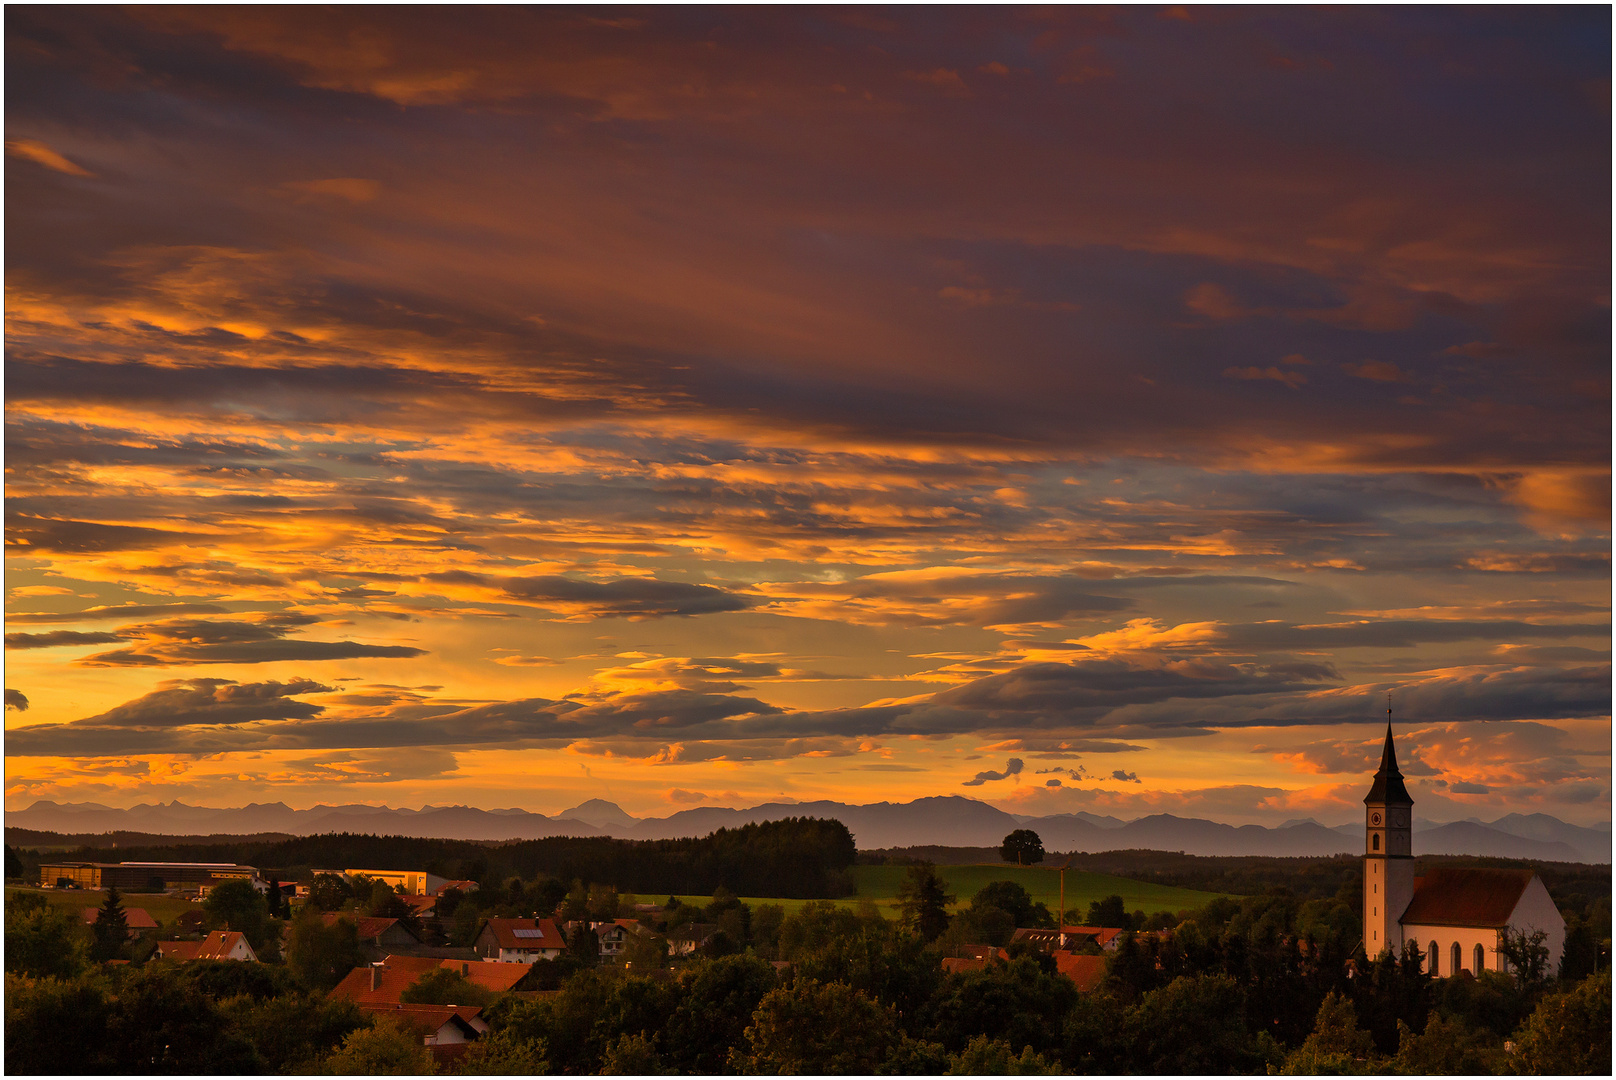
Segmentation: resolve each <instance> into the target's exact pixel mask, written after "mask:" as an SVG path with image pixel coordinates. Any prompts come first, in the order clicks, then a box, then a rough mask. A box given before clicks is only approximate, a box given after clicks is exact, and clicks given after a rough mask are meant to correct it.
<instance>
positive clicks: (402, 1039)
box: [321, 1016, 433, 1076]
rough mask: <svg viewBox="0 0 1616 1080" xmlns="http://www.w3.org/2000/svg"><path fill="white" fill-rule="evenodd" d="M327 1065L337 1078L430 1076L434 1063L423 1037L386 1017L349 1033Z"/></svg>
mask: <svg viewBox="0 0 1616 1080" xmlns="http://www.w3.org/2000/svg"><path fill="white" fill-rule="evenodd" d="M324 1065H325V1068H324V1069H322V1070H321V1071H322V1072H328V1073H332V1074H334V1075H337V1076H417V1075H425V1074H430V1073H431V1072H432V1067H433V1061H432V1051H430V1050H428V1049H427V1048H426V1046H425V1045H424V1044H423V1043H422V1042H421V1037H420V1036H419V1035H417V1034H415V1032H413V1031H411V1030H409V1029H408V1028H406V1027H404V1026H403V1025H402V1024H400V1023H399V1022H397V1021H396V1020H394V1019H393V1018H392V1017H390V1016H386V1017H382V1018H381V1019H378V1020H377V1021H376V1024H375V1026H373V1027H368V1028H360V1029H358V1030H357V1031H354V1032H352V1033H351V1034H349V1036H348V1037H347V1038H346V1039H344V1040H342V1046H341V1048H339V1049H338V1050H336V1051H334V1052H333V1053H332V1054H331V1055H330V1056H329V1057H327V1058H326V1059H325V1062H324Z"/></svg>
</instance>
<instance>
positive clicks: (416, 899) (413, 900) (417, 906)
mask: <svg viewBox="0 0 1616 1080" xmlns="http://www.w3.org/2000/svg"><path fill="white" fill-rule="evenodd" d="M399 899H400V900H402V901H404V902H405V903H406V904H408V905H409V906H410V909H411V910H412V911H414V912H415V914H416V915H417V917H419V916H424V915H431V914H433V913H434V912H436V911H437V909H438V898H437V897H436V896H415V895H413V894H412V895H410V896H401V897H399Z"/></svg>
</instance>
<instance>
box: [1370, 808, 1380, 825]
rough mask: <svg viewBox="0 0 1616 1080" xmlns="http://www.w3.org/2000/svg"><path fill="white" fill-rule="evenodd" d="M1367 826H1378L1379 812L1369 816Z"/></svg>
mask: <svg viewBox="0 0 1616 1080" xmlns="http://www.w3.org/2000/svg"><path fill="white" fill-rule="evenodd" d="M1369 824H1371V825H1379V824H1380V813H1379V811H1376V812H1375V813H1373V814H1370V815H1369Z"/></svg>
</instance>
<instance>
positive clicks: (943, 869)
mask: <svg viewBox="0 0 1616 1080" xmlns="http://www.w3.org/2000/svg"><path fill="white" fill-rule="evenodd" d="M908 869H909V868H908V867H906V866H855V867H854V868H853V879H854V881H855V882H857V884H858V895H857V896H844V897H840V898H838V899H837V900H836V901H835V903H837V904H839V905H841V906H842V907H857V906H858V905H859V904H860V903H861V902H862V901H864V900H873V901H875V903H876V906H877V907H879V908H880V909H881V912H882V914H884V915H886V916H887V917H888V918H896V917H897V913H898V900H897V897H898V885H899V884H900V883H901V882H902V881H903V876H904V874H905V873H907V872H908ZM937 874H938V876H939V877H941V878H942V879H943V880H944V881H945V882H947V883H948V891H949V892H950V893H952V894H953V895H954V896H955V898H956V903H955V905H954V906H955V907H956V908H960V907H968V906H969V905H970V902H971V897H972V896H974V895H976V893H977V891H978V890H979V889H981V888H982V887H983V886H984V885H986V884H988V883H989V882H992V881H1014V882H1016V883H1017V884H1018V885H1020V886H1021V887H1022V888H1024V889H1026V890H1027V892H1028V893H1030V894H1031V895H1032V898H1033V900H1034V901H1042V902H1043V903H1044V904H1046V905H1047V906H1048V907H1049V910H1050V912H1051V913H1053V912H1054V911H1055V908H1056V907H1057V906H1059V904H1060V873H1059V871H1056V870H1054V869H1052V868H1050V867H1046V866H1011V865H1009V864H1006V863H981V864H977V865H973V866H939V867H938V868H937ZM1113 894H1115V895H1117V896H1120V897H1122V900H1123V903H1124V904H1126V905H1127V908H1128V910H1129V911H1144V912H1146V913H1150V912H1155V911H1182V910H1185V909H1186V908H1198V907H1201V906H1202V905H1204V904H1205V903H1207V901H1209V900H1213V899H1215V898H1217V897H1219V896H1225V895H1228V894H1226V893H1211V892H1200V891H1197V890H1195V889H1179V888H1174V887H1173V886H1171V885H1156V884H1153V883H1151V882H1148V881H1135V880H1133V879H1132V878H1125V877H1117V876H1115V875H1114V874H1093V873H1087V872H1084V871H1079V870H1068V871H1066V907H1067V910H1071V909H1072V908H1079V909H1087V908H1088V906H1089V903H1090V902H1091V901H1094V900H1101V899H1104V898H1105V897H1107V896H1111V895H1113ZM639 899H640V900H641V901H642V902H645V903H650V902H652V901H657V902H660V901H662V900H665V899H666V898H665V897H660V896H641V897H640V898H639ZM741 899H742V900H743V901H745V902H746V903H747V904H748V905H750V906H752V907H754V908H755V907H757V905H759V904H779V905H780V906H781V907H783V908H785V909H786V913H787V914H791V913H792V912H795V911H796V910H798V909H799V908H801V907H802V905H804V904H806V903H808V901H806V900H782V899H778V898H771V897H758V896H743V897H741ZM711 900H712V897H710V896H681V897H679V901H680V902H681V903H685V904H698V905H704V904H707V903H709V902H710V901H711Z"/></svg>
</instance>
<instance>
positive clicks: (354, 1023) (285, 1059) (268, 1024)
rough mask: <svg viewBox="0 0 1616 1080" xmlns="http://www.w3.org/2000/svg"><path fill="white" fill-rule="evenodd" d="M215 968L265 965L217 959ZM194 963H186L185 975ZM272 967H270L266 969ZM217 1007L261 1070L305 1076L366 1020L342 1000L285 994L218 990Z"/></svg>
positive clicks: (351, 1004) (262, 965) (349, 1002)
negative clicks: (259, 1061) (228, 994)
mask: <svg viewBox="0 0 1616 1080" xmlns="http://www.w3.org/2000/svg"><path fill="white" fill-rule="evenodd" d="M219 966H220V967H231V968H264V967H266V966H267V965H264V964H238V963H234V962H220V964H219ZM195 967H196V964H195V963H190V964H186V965H185V968H184V970H185V971H186V973H187V974H189V973H190V971H191V969H193V968H195ZM271 970H273V969H271ZM218 998H219V1012H220V1013H221V1014H222V1015H223V1016H224V1018H225V1021H226V1023H227V1024H228V1026H229V1028H230V1030H232V1031H235V1032H238V1033H239V1034H240V1035H241V1036H242V1037H243V1038H244V1039H246V1040H247V1042H248V1043H250V1044H251V1045H252V1048H253V1049H254V1050H256V1051H257V1052H258V1056H259V1058H261V1059H262V1060H263V1062H264V1066H265V1071H267V1072H271V1073H275V1074H277V1075H282V1076H286V1075H308V1074H309V1073H313V1072H316V1071H318V1067H319V1063H320V1059H321V1058H323V1057H325V1056H326V1055H327V1054H329V1053H331V1052H332V1051H333V1050H336V1049H337V1048H338V1047H340V1046H341V1045H342V1042H343V1040H344V1039H346V1038H347V1037H348V1036H349V1035H351V1034H352V1033H353V1032H355V1031H357V1030H358V1029H360V1028H363V1027H368V1026H369V1024H370V1020H369V1019H368V1018H367V1017H366V1016H365V1014H364V1013H362V1012H360V1011H359V1007H358V1006H357V1005H355V1004H354V1003H353V1002H351V1001H348V1000H346V999H342V998H338V999H335V1000H328V999H326V998H324V997H322V996H317V995H311V994H301V993H284V994H280V995H277V996H275V997H267V998H262V999H258V998H254V997H250V996H246V995H242V996H238V997H225V996H223V995H219V996H218Z"/></svg>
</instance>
